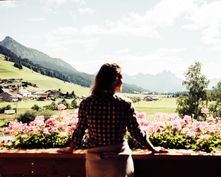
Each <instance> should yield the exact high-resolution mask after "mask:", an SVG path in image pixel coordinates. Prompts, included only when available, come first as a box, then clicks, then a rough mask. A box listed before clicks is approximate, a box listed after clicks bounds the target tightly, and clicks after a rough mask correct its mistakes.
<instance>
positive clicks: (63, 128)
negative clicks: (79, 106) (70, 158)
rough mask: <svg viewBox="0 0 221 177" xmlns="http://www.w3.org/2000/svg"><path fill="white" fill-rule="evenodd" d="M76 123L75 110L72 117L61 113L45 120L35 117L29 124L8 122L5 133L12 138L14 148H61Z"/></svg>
mask: <svg viewBox="0 0 221 177" xmlns="http://www.w3.org/2000/svg"><path fill="white" fill-rule="evenodd" d="M77 121H78V116H77V110H76V111H75V113H74V114H73V115H67V114H66V112H64V111H63V112H62V113H61V115H60V116H56V115H53V116H51V117H50V118H49V119H47V120H45V118H44V117H43V116H37V117H36V118H35V119H34V120H33V121H31V122H30V123H29V124H27V123H21V122H10V123H9V125H8V127H7V133H8V134H9V135H11V136H13V141H12V143H11V146H12V147H15V148H54V147H63V146H65V145H67V142H68V140H69V138H70V136H71V133H72V132H73V131H74V129H75V127H76V124H77Z"/></svg>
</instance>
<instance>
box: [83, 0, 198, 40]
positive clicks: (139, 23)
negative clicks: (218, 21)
mask: <svg viewBox="0 0 221 177" xmlns="http://www.w3.org/2000/svg"><path fill="white" fill-rule="evenodd" d="M193 5H194V4H193V0H186V1H183V0H163V1H161V2H160V3H158V4H157V5H156V6H154V7H153V8H152V9H150V10H149V11H147V12H146V13H145V14H144V15H141V14H139V13H137V12H130V13H129V14H127V15H125V16H123V17H121V18H120V19H119V20H118V21H110V20H109V21H106V22H105V23H104V24H103V25H100V26H98V25H96V24H94V25H90V26H86V27H84V29H83V30H82V31H83V33H85V34H87V33H88V34H94V35H97V34H111V35H120V36H138V37H150V38H160V33H159V29H161V28H166V27H169V26H172V25H174V24H175V22H176V20H177V19H178V18H179V17H181V16H182V15H185V14H186V13H187V12H188V11H189V10H190V9H191V8H193V7H194V6H193ZM193 9H194V8H193Z"/></svg>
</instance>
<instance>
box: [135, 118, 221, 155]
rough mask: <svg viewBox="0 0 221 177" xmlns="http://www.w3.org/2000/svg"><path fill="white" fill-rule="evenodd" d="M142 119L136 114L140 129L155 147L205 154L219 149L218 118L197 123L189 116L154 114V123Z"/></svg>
mask: <svg viewBox="0 0 221 177" xmlns="http://www.w3.org/2000/svg"><path fill="white" fill-rule="evenodd" d="M143 117H144V116H141V117H140V116H139V114H138V121H139V122H140V125H141V128H142V129H143V130H145V131H147V132H148V134H149V136H150V140H151V142H152V143H153V144H154V145H156V146H163V147H166V148H171V149H193V150H201V151H206V152H211V151H213V150H214V151H215V150H218V149H221V120H220V119H218V118H213V117H207V118H206V121H198V120H195V119H193V118H192V117H190V116H184V117H183V118H180V117H179V116H178V115H176V114H170V115H169V114H156V115H154V116H152V118H153V119H155V121H148V119H145V118H143Z"/></svg>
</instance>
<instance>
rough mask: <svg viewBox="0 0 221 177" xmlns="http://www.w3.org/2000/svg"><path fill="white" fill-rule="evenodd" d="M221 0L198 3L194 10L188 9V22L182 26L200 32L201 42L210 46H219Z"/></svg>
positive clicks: (220, 37)
mask: <svg viewBox="0 0 221 177" xmlns="http://www.w3.org/2000/svg"><path fill="white" fill-rule="evenodd" d="M220 9H221V2H220V1H213V2H210V3H208V2H206V1H204V3H201V4H199V5H198V6H197V7H195V9H194V10H192V11H189V14H188V17H187V19H188V20H190V23H189V24H187V25H184V28H186V29H189V30H195V31H198V32H200V34H201V40H202V42H203V44H206V45H210V46H211V48H220V46H221V23H220V21H221V10H220Z"/></svg>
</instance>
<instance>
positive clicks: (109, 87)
mask: <svg viewBox="0 0 221 177" xmlns="http://www.w3.org/2000/svg"><path fill="white" fill-rule="evenodd" d="M121 79H122V74H121V67H120V66H119V65H118V64H116V63H113V64H110V63H106V64H103V65H102V66H101V68H100V70H99V71H98V73H97V75H96V77H95V80H94V83H93V86H92V89H91V92H92V94H94V95H99V94H101V93H103V92H105V91H113V92H114V89H115V87H116V86H119V85H120V84H122V82H121Z"/></svg>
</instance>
